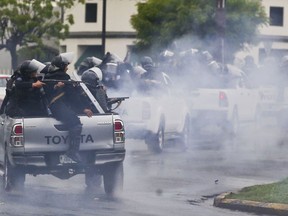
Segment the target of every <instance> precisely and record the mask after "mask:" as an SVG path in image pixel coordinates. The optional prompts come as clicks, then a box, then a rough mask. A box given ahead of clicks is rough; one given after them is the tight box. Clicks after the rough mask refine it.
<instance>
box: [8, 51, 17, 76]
mask: <svg viewBox="0 0 288 216" xmlns="http://www.w3.org/2000/svg"><path fill="white" fill-rule="evenodd" d="M9 52H10V56H11V66H12V70H13V71H15V70H16V68H17V66H18V56H17V51H16V46H10V48H9ZM11 73H12V71H11Z"/></svg>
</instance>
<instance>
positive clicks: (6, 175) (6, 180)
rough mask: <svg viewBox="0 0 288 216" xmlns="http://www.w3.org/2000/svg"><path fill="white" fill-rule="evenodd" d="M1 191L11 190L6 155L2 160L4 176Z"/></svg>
mask: <svg viewBox="0 0 288 216" xmlns="http://www.w3.org/2000/svg"><path fill="white" fill-rule="evenodd" d="M2 189H3V190H4V191H10V190H11V189H12V167H11V165H10V162H9V160H8V157H7V155H5V158H4V174H3V176H2Z"/></svg>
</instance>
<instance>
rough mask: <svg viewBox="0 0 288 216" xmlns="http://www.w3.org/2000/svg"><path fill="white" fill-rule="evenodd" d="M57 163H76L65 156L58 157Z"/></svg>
mask: <svg viewBox="0 0 288 216" xmlns="http://www.w3.org/2000/svg"><path fill="white" fill-rule="evenodd" d="M59 161H60V163H61V164H72V163H76V162H75V161H73V160H72V159H71V158H69V157H67V155H60V156H59Z"/></svg>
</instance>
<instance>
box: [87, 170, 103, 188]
mask: <svg viewBox="0 0 288 216" xmlns="http://www.w3.org/2000/svg"><path fill="white" fill-rule="evenodd" d="M85 184H86V186H87V188H88V189H91V190H95V189H99V188H100V187H101V185H102V175H101V174H99V173H97V172H96V170H95V169H92V168H87V169H86V172H85Z"/></svg>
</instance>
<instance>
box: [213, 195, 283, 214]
mask: <svg viewBox="0 0 288 216" xmlns="http://www.w3.org/2000/svg"><path fill="white" fill-rule="evenodd" d="M228 194H229V193H223V194H220V195H219V196H217V197H215V198H214V203H213V205H214V206H216V207H220V208H227V209H231V210H239V211H246V212H254V213H260V214H271V215H281V216H288V205H287V204H278V203H261V202H255V201H248V200H238V199H228V198H226V196H227V195H228Z"/></svg>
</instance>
